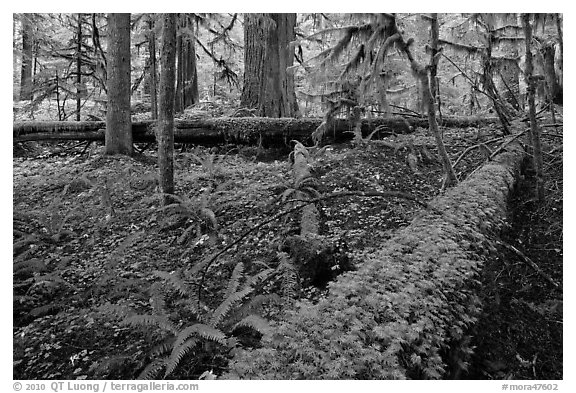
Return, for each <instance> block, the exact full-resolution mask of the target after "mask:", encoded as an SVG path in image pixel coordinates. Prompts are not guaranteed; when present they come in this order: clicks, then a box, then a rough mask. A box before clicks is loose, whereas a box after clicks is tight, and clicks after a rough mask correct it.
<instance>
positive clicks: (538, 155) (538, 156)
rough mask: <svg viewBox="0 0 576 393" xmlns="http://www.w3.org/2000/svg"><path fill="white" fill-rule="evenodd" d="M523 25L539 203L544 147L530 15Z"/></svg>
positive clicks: (541, 196)
mask: <svg viewBox="0 0 576 393" xmlns="http://www.w3.org/2000/svg"><path fill="white" fill-rule="evenodd" d="M522 25H523V26H524V35H525V37H526V40H525V41H526V67H525V71H524V76H525V78H526V84H527V85H528V89H527V90H528V111H529V118H530V139H531V144H532V153H533V157H534V169H535V171H536V194H537V196H538V200H539V201H541V202H542V201H543V200H544V177H543V174H542V168H543V162H542V146H541V143H540V129H539V127H538V123H537V120H536V104H535V99H534V96H535V93H536V86H535V84H536V83H535V80H534V78H533V75H532V74H533V72H534V66H533V64H532V50H531V48H530V45H531V43H532V26H531V25H530V14H522Z"/></svg>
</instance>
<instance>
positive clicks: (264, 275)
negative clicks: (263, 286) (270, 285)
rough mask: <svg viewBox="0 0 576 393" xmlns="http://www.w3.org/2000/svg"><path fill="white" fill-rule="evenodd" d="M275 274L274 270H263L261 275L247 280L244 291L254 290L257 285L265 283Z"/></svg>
mask: <svg viewBox="0 0 576 393" xmlns="http://www.w3.org/2000/svg"><path fill="white" fill-rule="evenodd" d="M273 273H274V269H265V270H262V271H261V272H260V273H258V274H255V275H253V276H252V277H250V278H249V279H247V280H246V282H245V283H244V287H243V289H242V290H245V289H248V288H252V287H254V286H255V285H257V284H260V283H261V282H263V281H266V280H268V279H269V278H270V277H271V276H272V274H273Z"/></svg>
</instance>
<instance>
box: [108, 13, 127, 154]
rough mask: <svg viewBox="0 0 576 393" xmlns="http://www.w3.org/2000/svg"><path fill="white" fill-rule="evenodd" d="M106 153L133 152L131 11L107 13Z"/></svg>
mask: <svg viewBox="0 0 576 393" xmlns="http://www.w3.org/2000/svg"><path fill="white" fill-rule="evenodd" d="M106 73H107V75H108V80H107V82H106V84H107V90H108V105H107V112H106V147H105V152H106V154H125V155H132V152H133V147H132V132H131V119H130V14H108V55H107V72H106Z"/></svg>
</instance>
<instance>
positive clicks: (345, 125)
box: [12, 117, 497, 147]
mask: <svg viewBox="0 0 576 393" xmlns="http://www.w3.org/2000/svg"><path fill="white" fill-rule="evenodd" d="M496 121H497V119H496V118H485V119H482V118H477V117H453V118H447V119H445V122H444V125H445V126H446V127H474V126H480V125H485V124H491V123H495V122H496ZM321 122H322V119H319V118H308V119H292V118H280V119H272V118H261V117H221V118H206V119H198V120H176V121H175V122H174V126H175V130H174V141H175V142H177V143H193V144H198V145H218V144H222V143H234V144H248V145H256V144H261V145H262V146H264V147H267V146H284V145H288V143H289V142H290V140H293V139H296V140H299V141H301V142H303V143H305V144H310V143H311V135H312V133H313V132H314V130H316V128H317V127H318V126H319V125H320V123H321ZM353 127H354V125H353V124H351V123H350V122H349V121H348V120H345V119H336V120H335V121H334V125H333V127H332V129H330V130H329V132H328V133H327V137H328V138H330V139H331V140H332V141H333V142H340V141H344V140H348V139H351V138H352V136H353V135H352V132H351V130H352V129H353ZM416 127H428V121H427V120H426V119H424V118H422V119H418V118H409V119H408V118H406V119H405V118H402V117H389V118H377V119H364V120H362V125H361V130H362V134H363V135H364V136H368V135H369V134H370V133H371V132H372V131H374V130H376V129H378V133H377V135H374V137H378V136H386V135H390V134H394V133H396V134H402V133H410V132H412V131H413V130H414V129H415V128H416ZM105 128H106V123H105V122H103V121H81V122H19V123H14V125H13V134H12V136H13V142H27V141H41V140H104V134H105V132H104V130H105ZM154 128H155V122H154V121H152V120H145V121H137V122H133V123H132V138H133V140H134V142H153V141H155V140H156V135H155V132H154Z"/></svg>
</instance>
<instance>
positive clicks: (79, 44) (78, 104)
mask: <svg viewBox="0 0 576 393" xmlns="http://www.w3.org/2000/svg"><path fill="white" fill-rule="evenodd" d="M76 37H77V38H76V40H77V42H76V121H80V109H81V108H82V103H81V92H82V14H78V28H77V31H76Z"/></svg>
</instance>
